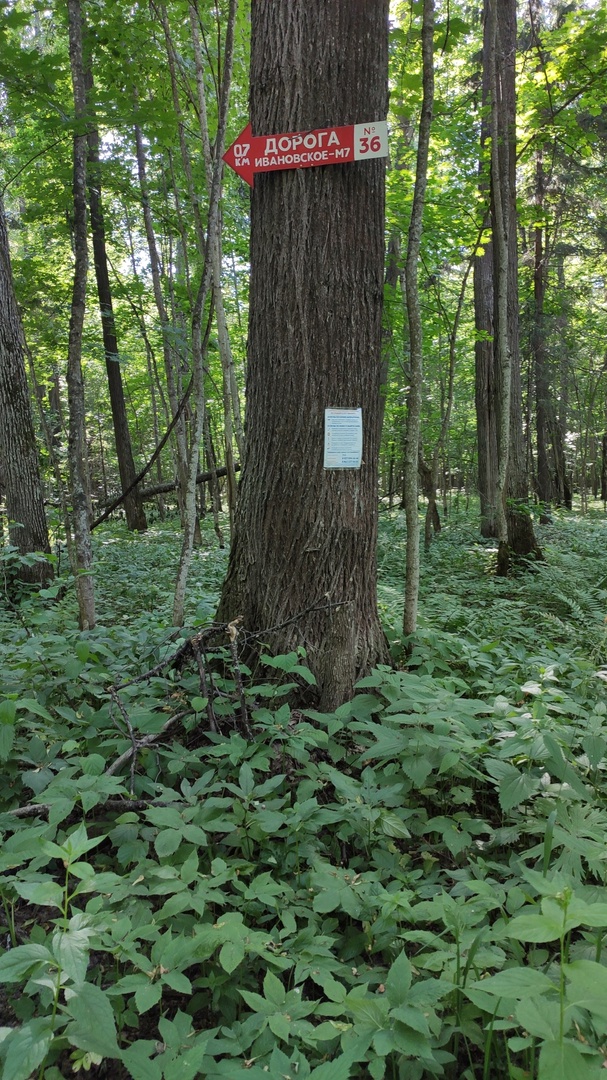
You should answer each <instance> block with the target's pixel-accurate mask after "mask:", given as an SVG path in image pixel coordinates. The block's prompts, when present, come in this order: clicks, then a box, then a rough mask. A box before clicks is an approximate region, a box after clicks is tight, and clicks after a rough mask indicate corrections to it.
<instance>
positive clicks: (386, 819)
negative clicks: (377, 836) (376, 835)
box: [380, 812, 411, 840]
mask: <svg viewBox="0 0 607 1080" xmlns="http://www.w3.org/2000/svg"><path fill="white" fill-rule="evenodd" d="M380 822H381V827H382V831H383V832H384V833H385V834H386V836H394V837H398V838H399V839H403V840H407V839H408V838H409V837H410V836H411V833H410V832H409V830H408V828H407V826H406V825H405V823H404V821H403V820H402V818H400V817H399V816H398V814H393V813H390V812H387V813H382V815H381V817H380Z"/></svg>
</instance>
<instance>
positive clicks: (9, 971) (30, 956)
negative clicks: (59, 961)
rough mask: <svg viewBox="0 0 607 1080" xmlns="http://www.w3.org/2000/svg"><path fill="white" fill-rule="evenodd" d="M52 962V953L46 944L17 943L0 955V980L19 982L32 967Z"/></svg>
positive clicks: (3, 981)
mask: <svg viewBox="0 0 607 1080" xmlns="http://www.w3.org/2000/svg"><path fill="white" fill-rule="evenodd" d="M45 962H46V963H51V964H52V963H53V954H52V953H51V951H50V950H49V949H47V948H46V945H17V947H16V948H14V949H9V951H8V952H6V953H4V956H0V982H2V983H13V982H21V980H22V979H23V978H24V977H25V975H26V974H27V973H28V972H29V971H31V969H32V968H33V967H36V966H38V965H39V964H43V963H45Z"/></svg>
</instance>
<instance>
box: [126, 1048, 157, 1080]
mask: <svg viewBox="0 0 607 1080" xmlns="http://www.w3.org/2000/svg"><path fill="white" fill-rule="evenodd" d="M156 1046H157V1044H156V1043H155V1042H154V1041H153V1040H152V1039H138V1040H137V1042H136V1043H133V1045H132V1046H129V1047H128V1049H127V1050H123V1051H122V1062H123V1064H124V1065H125V1067H126V1068H127V1069H128V1071H129V1073H130V1075H131V1077H132V1080H162V1069H161V1068H160V1065H158V1064H157V1062H155V1061H152V1060H150V1059H151V1056H152V1054H155V1053H156Z"/></svg>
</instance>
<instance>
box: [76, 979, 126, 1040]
mask: <svg viewBox="0 0 607 1080" xmlns="http://www.w3.org/2000/svg"><path fill="white" fill-rule="evenodd" d="M65 1008H66V1011H67V1013H68V1014H69V1015H70V1016H71V1017H73V1019H72V1021H71V1022H70V1023H69V1024H68V1025H67V1027H66V1029H65V1035H66V1036H67V1039H68V1041H69V1042H70V1043H71V1045H72V1046H77V1047H78V1048H79V1049H80V1050H88V1051H89V1052H90V1053H92V1054H101V1056H102V1057H111V1058H117V1057H120V1051H119V1049H118V1043H117V1041H116V1022H115V1020H114V1010H113V1009H112V1006H111V1004H110V1000H109V998H108V997H106V995H105V994H104V993H103V990H100V989H99V987H98V986H93V984H92V983H83V984H82V986H79V987H78V989H77V990H76V991H75V992H74V994H70V996H69V999H68V1001H67V1004H66V1007H65Z"/></svg>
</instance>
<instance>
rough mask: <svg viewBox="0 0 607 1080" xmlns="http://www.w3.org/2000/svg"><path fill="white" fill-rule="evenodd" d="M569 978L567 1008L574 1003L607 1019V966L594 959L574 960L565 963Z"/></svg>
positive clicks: (604, 1020)
mask: <svg viewBox="0 0 607 1080" xmlns="http://www.w3.org/2000/svg"><path fill="white" fill-rule="evenodd" d="M565 974H566V976H567V979H568V986H567V992H566V1001H567V1008H569V1007H570V1006H572V1005H575V1006H580V1007H581V1008H583V1009H587V1011H588V1012H589V1013H592V1014H593V1015H594V1016H598V1017H599V1018H600V1019H601V1020H602V1021H603V1023H605V1022H606V1021H607V968H604V967H603V965H602V964H597V963H595V962H594V961H593V960H574V962H573V963H572V964H566V965H565Z"/></svg>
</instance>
